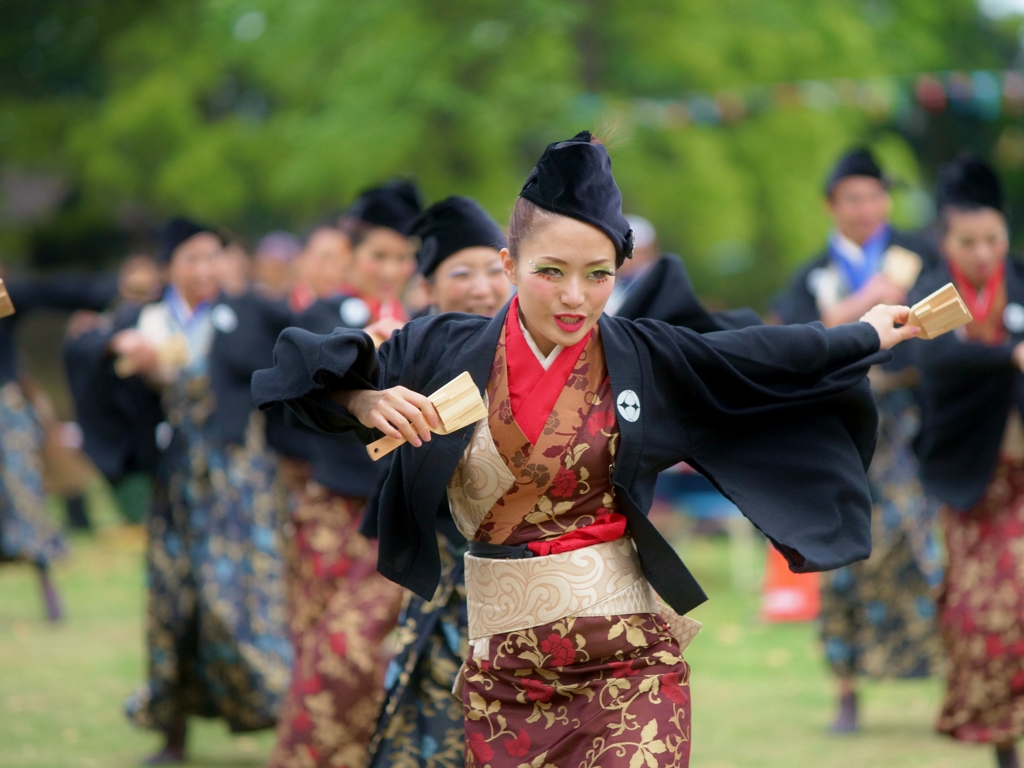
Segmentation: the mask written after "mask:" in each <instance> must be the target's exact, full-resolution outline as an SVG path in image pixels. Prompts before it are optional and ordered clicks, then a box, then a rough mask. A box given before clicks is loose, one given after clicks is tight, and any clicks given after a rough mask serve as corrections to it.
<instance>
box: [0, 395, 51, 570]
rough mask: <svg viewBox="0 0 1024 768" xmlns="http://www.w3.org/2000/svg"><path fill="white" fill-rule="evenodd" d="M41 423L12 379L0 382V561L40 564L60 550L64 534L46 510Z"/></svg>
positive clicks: (44, 564) (45, 562)
mask: <svg viewBox="0 0 1024 768" xmlns="http://www.w3.org/2000/svg"><path fill="white" fill-rule="evenodd" d="M42 449H43V429H42V427H41V426H40V424H39V420H38V419H37V418H36V413H35V410H34V409H33V408H32V405H31V404H30V403H29V402H28V400H27V399H26V398H25V396H24V394H23V393H22V391H21V388H20V387H19V386H18V385H17V384H16V383H14V382H11V383H9V384H6V385H4V386H3V387H2V388H0V562H3V561H5V560H23V561H28V562H32V563H36V564H37V565H40V566H43V567H45V566H46V565H47V564H48V563H49V562H50V560H52V559H54V558H57V557H60V556H62V555H63V554H64V553H65V549H66V547H65V543H64V539H63V538H62V537H61V535H60V532H59V531H58V530H57V528H56V526H54V525H53V523H52V522H51V521H50V519H49V517H48V516H47V514H46V498H45V496H44V495H43V466H42Z"/></svg>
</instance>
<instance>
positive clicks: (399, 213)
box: [345, 179, 423, 235]
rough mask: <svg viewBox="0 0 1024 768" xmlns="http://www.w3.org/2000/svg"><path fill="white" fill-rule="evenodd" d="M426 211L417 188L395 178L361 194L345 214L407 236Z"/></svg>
mask: <svg viewBox="0 0 1024 768" xmlns="http://www.w3.org/2000/svg"><path fill="white" fill-rule="evenodd" d="M422 210H423V201H422V199H421V198H420V191H419V189H417V188H416V185H415V184H413V183H412V182H411V181H405V180H404V179H393V180H392V181H389V182H388V183H387V184H384V185H383V186H380V187H375V188H373V189H368V190H366V191H365V192H362V193H360V195H359V197H357V198H356V201H355V202H354V203H352V207H351V208H349V209H348V212H347V213H346V214H345V215H346V216H350V217H352V218H354V219H358V220H359V221H362V222H364V223H366V224H371V225H373V226H375V227H387V228H388V229H393V230H395V231H396V232H400V233H401V234H403V235H406V234H408V233H409V225H410V224H411V223H412V220H413V219H415V218H416V217H417V216H418V215H419V213H420V211H422Z"/></svg>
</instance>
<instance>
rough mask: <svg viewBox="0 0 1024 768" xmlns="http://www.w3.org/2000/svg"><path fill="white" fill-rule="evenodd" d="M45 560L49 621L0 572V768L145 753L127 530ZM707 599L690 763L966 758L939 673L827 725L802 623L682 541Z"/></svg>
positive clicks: (19, 580)
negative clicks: (788, 619)
mask: <svg viewBox="0 0 1024 768" xmlns="http://www.w3.org/2000/svg"><path fill="white" fill-rule="evenodd" d="M72 544H73V549H72V556H71V557H70V559H69V560H68V561H67V562H65V563H64V564H62V565H61V566H60V567H59V568H58V570H57V579H58V582H59V584H60V587H61V590H62V592H63V595H64V599H65V603H66V606H67V614H68V618H67V621H66V622H65V623H64V624H63V625H62V626H59V627H50V626H47V625H46V624H45V623H44V622H43V621H42V620H41V618H40V617H41V613H42V610H41V602H40V598H39V594H38V588H37V584H36V581H35V579H34V574H33V573H32V571H31V570H30V569H28V568H26V567H22V566H11V567H4V568H0V768H92V767H95V768H120V767H121V766H131V765H135V764H136V763H137V761H138V759H139V758H140V757H141V756H143V755H145V754H147V753H149V752H151V751H152V750H154V749H155V748H156V746H157V743H158V740H157V738H156V737H155V736H154V735H153V734H151V733H146V732H143V731H139V730H136V729H134V728H132V727H131V726H129V725H128V723H127V722H126V721H125V719H124V717H123V716H122V714H121V704H122V701H123V699H124V696H125V695H126V694H127V693H128V692H129V691H131V689H132V688H133V687H134V686H135V685H136V684H137V683H138V682H139V681H140V680H141V678H142V672H143V664H144V659H143V647H142V631H143V628H142V607H143V603H144V588H143V574H142V542H141V540H140V539H139V537H138V536H137V535H131V534H130V533H126V532H125V531H124V530H123V529H117V528H109V527H108V528H105V529H104V530H103V531H102V532H101V534H100V535H99V536H97V537H96V538H79V539H76V540H74V541H73V542H72ZM684 552H685V555H686V557H687V560H688V562H689V563H690V565H691V567H692V569H693V570H694V571H695V573H696V575H697V576H698V578H700V580H701V581H702V583H703V584H704V585H705V586H706V588H707V590H708V592H709V594H710V595H711V600H710V602H709V603H707V604H706V605H704V606H702V607H701V608H699V609H698V610H697V611H696V612H695V613H694V616H695V617H696V618H698V619H699V620H701V621H703V622H704V624H705V628H704V630H703V631H702V632H701V634H700V635H699V636H698V637H697V639H696V640H695V641H694V643H693V645H692V646H691V648H690V650H689V651H688V652H687V658H688V660H689V661H690V663H691V664H692V666H693V677H692V693H693V701H694V704H695V711H694V716H693V726H694V747H693V759H692V764H693V765H694V766H695V768H762V767H763V768H783V767H785V768H790V766H808V767H809V768H817V767H818V766H820V767H821V768H840V767H842V768H846V767H847V766H871V767H872V768H890V767H891V768H897V767H899V768H904V767H905V766H931V767H934V768H941V767H942V766H949V767H950V768H952V767H953V766H956V768H975V767H977V768H981V767H982V766H985V767H986V768H988V766H991V765H992V764H993V758H992V756H991V755H990V754H989V751H988V750H987V749H985V748H981V747H970V746H963V745H958V744H955V743H953V742H951V741H949V740H947V739H941V738H939V737H938V736H936V735H934V734H933V733H932V730H931V728H932V721H933V719H934V717H935V713H936V709H937V707H938V704H939V700H940V697H941V693H942V687H941V682H940V681H937V680H933V681H924V682H900V683H884V684H882V683H877V684H868V685H866V686H865V687H864V690H863V713H864V731H863V733H861V734H860V735H858V736H853V737H843V738H839V737H832V736H829V735H827V733H826V730H825V729H826V726H827V724H828V722H829V720H830V718H831V717H832V715H833V693H832V688H831V686H830V681H829V679H828V676H827V674H826V670H825V668H824V665H823V664H822V663H821V660H820V653H819V649H818V645H817V640H816V634H815V629H814V627H812V626H810V625H789V626H765V625H762V624H760V623H759V622H758V620H757V604H758V599H757V595H752V594H739V593H736V592H733V591H732V590H731V589H730V587H729V579H728V567H729V566H728V555H727V552H726V548H725V545H724V543H723V542H720V541H708V540H695V541H694V542H693V543H691V544H688V545H687V546H685V547H684ZM271 739H272V734H270V733H263V734H259V735H256V736H245V737H238V738H233V737H231V736H230V735H229V734H228V733H227V732H226V730H225V729H224V727H223V726H222V725H220V724H218V723H202V722H196V723H195V724H194V727H193V734H192V741H191V745H190V746H191V754H192V756H193V758H194V761H195V762H194V763H193V765H195V766H204V767H208V768H243V767H246V768H247V767H249V766H252V767H253V768H256V767H257V766H261V765H262V764H263V761H264V760H265V758H266V755H267V753H268V751H269V749H270V746H271Z"/></svg>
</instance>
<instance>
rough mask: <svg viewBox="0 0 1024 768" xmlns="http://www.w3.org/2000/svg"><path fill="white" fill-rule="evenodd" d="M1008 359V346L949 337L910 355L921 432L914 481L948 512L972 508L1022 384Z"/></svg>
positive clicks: (925, 344)
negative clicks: (918, 465)
mask: <svg viewBox="0 0 1024 768" xmlns="http://www.w3.org/2000/svg"><path fill="white" fill-rule="evenodd" d="M1012 354H1013V345H1012V344H999V345H993V346H990V345H987V344H981V343H978V342H974V341H966V340H961V339H959V338H958V336H957V333H955V332H954V333H947V334H945V335H943V336H940V337H939V338H937V339H934V340H933V341H929V342H922V343H921V344H920V345H918V346H917V348H916V349H915V359H916V362H917V366H918V370H919V371H920V374H921V376H920V383H919V386H918V391H919V397H920V401H921V431H920V434H919V435H918V437H917V440H916V441H915V445H914V448H915V450H916V452H917V455H918V458H919V459H920V462H921V480H922V482H923V483H924V487H925V490H926V491H927V492H928V493H929V495H932V496H935V497H936V498H938V499H940V500H942V501H943V502H945V503H947V504H950V505H952V506H953V507H954V508H956V509H969V508H970V507H972V506H973V505H974V504H975V503H977V501H978V500H979V499H980V498H981V496H982V495H983V493H984V491H985V488H986V486H987V485H988V483H989V480H990V478H991V476H992V471H993V468H994V467H995V465H996V463H997V461H998V454H999V447H1000V443H1001V442H1002V436H1003V432H1004V430H1005V427H1006V420H1007V417H1008V416H1009V413H1010V409H1011V407H1012V405H1013V403H1014V400H1015V397H1014V394H1015V391H1017V393H1018V395H1019V391H1020V388H1021V384H1022V377H1021V374H1020V372H1019V371H1018V370H1017V368H1016V366H1014V365H1013V362H1012ZM1016 399H1017V400H1018V402H1019V399H1020V398H1019V396H1018V398H1016Z"/></svg>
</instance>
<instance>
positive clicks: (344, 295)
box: [269, 181, 420, 768]
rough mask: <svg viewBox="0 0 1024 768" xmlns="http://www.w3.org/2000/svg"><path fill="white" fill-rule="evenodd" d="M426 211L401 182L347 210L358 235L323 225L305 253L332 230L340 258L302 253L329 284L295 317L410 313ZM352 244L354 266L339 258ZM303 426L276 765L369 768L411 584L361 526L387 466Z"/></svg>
mask: <svg viewBox="0 0 1024 768" xmlns="http://www.w3.org/2000/svg"><path fill="white" fill-rule="evenodd" d="M419 213H420V204H419V192H418V190H416V188H415V187H414V186H413V185H412V184H411V183H409V182H405V181H394V182H390V183H388V184H385V185H383V186H381V187H377V188H374V189H371V190H367V191H366V192H363V193H362V194H361V195H360V196H359V197H358V198H357V199H356V201H355V203H353V205H352V206H351V208H350V209H349V211H348V213H347V214H346V215H345V217H344V219H343V226H344V228H345V230H346V231H347V232H348V238H346V236H345V235H343V234H342V233H341V232H340V231H337V230H330V231H328V230H326V229H323V228H322V229H320V230H318V231H317V232H316V233H315V234H314V237H313V238H311V239H310V243H309V244H307V250H308V249H309V248H310V247H312V246H313V245H315V244H316V243H315V241H316V240H319V241H321V242H322V243H323V242H327V241H328V239H329V238H331V237H336V238H342V239H344V240H345V244H344V248H342V247H340V245H339V246H338V247H336V248H335V249H334V251H333V253H334V258H328V255H329V254H328V252H327V251H326V248H325V247H323V246H322V245H321V246H319V249H318V251H316V252H314V253H304V254H303V256H302V257H301V259H309V261H308V263H307V265H306V267H307V275H308V276H309V277H310V278H311V284H312V285H316V286H321V287H320V289H319V290H318V291H317V295H318V298H317V299H316V300H315V301H313V302H312V303H311V304H310V305H309V306H308V307H307V308H306V309H305V311H304V312H302V313H301V314H300V315H299V316H298V318H297V319H296V320H295V324H296V325H297V326H298V327H300V328H305V329H307V330H310V331H313V332H316V333H330V332H331V331H333V330H334V329H335V328H338V327H341V328H355V329H361V328H365V327H366V326H368V325H371V324H374V323H379V322H380V321H381V320H384V321H385V322H392V323H397V322H400V321H401V320H404V317H405V310H404V308H403V307H402V306H401V304H400V303H398V297H400V296H401V293H402V290H403V288H404V286H405V283H406V282H407V281H408V279H409V277H410V276H411V274H412V270H413V265H414V263H415V262H414V256H413V247H412V244H411V242H410V241H409V237H408V234H407V233H408V229H409V226H410V224H411V222H412V221H413V219H414V218H415V217H416V216H417V215H418V214H419ZM349 238H350V240H351V253H350V254H349ZM328 244H329V243H328ZM342 253H344V255H345V256H346V257H347V258H346V259H345V262H346V263H340V264H339V262H338V259H337V256H338V255H340V254H342ZM332 276H333V277H332ZM342 278H345V279H347V282H348V285H347V286H346V285H343V284H342ZM299 433H300V434H302V437H301V443H302V450H303V452H304V456H305V458H306V459H307V460H308V462H309V469H308V472H309V478H308V480H307V482H306V483H305V485H304V488H303V489H302V491H301V492H300V495H299V498H298V502H297V504H296V505H295V507H294V509H293V510H292V512H291V516H290V518H289V522H288V524H287V525H286V526H285V546H286V550H285V551H286V553H287V561H288V601H289V622H290V629H291V637H292V643H293V645H294V648H295V661H294V664H293V667H292V681H291V686H290V687H289V689H288V695H287V697H286V699H285V704H284V707H283V709H282V712H281V719H280V721H279V723H278V727H277V745H276V746H275V748H274V752H273V754H272V755H271V757H270V762H269V765H270V766H273V767H275V768H277V767H280V768H306V766H309V765H315V766H325V768H326V767H327V766H334V765H338V764H342V765H361V764H363V763H364V762H365V760H366V750H367V746H368V744H369V742H370V738H371V737H372V735H373V731H374V728H375V726H376V722H377V716H378V714H379V712H380V703H381V699H382V695H383V692H382V688H383V681H384V670H385V668H386V666H387V663H388V659H389V656H390V653H389V648H388V647H387V646H386V645H385V644H384V643H383V641H384V638H385V636H386V635H387V634H388V633H389V632H390V631H391V630H392V629H393V628H394V626H395V621H396V618H397V615H398V610H399V606H400V600H401V590H400V589H399V588H398V587H397V586H396V585H395V584H393V583H391V582H389V581H388V580H387V579H385V578H384V577H382V576H380V575H379V574H378V573H377V572H376V563H377V547H376V544H375V542H373V541H371V540H369V539H367V538H366V537H364V536H362V535H361V534H360V533H359V524H360V521H361V520H362V518H363V515H364V513H365V509H366V504H367V499H368V497H369V496H370V495H371V494H372V493H373V491H374V490H375V489H377V488H379V485H380V481H381V477H382V473H384V472H386V471H387V464H386V463H384V465H383V466H381V465H379V464H375V463H374V462H373V461H371V460H370V457H369V456H368V455H367V453H366V449H365V448H364V447H363V445H362V444H361V443H360V442H359V441H358V440H357V439H356V438H355V437H354V436H353V435H340V436H339V435H332V436H327V435H322V434H318V433H314V432H310V431H309V430H308V428H305V427H303V428H301V430H300V432H299Z"/></svg>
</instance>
